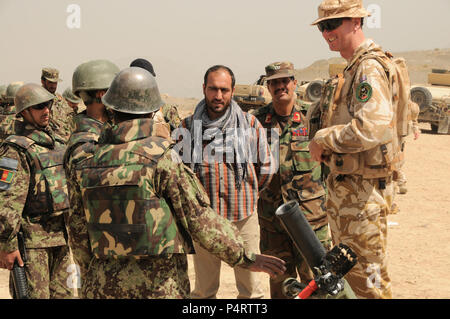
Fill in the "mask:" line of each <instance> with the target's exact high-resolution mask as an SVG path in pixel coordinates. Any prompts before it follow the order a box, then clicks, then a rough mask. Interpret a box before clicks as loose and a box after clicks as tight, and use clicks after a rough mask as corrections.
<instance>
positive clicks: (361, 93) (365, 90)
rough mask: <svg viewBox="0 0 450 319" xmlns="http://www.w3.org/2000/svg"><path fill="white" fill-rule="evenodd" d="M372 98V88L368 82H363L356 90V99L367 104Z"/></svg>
mask: <svg viewBox="0 0 450 319" xmlns="http://www.w3.org/2000/svg"><path fill="white" fill-rule="evenodd" d="M371 97H372V86H371V85H370V84H369V83H367V82H362V83H360V84H359V85H358V87H357V88H356V99H357V100H358V101H359V102H367V101H369V100H370V98H371Z"/></svg>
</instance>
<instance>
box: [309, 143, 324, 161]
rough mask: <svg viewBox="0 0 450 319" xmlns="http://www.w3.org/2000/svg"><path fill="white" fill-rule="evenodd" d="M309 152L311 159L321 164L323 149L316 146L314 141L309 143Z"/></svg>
mask: <svg viewBox="0 0 450 319" xmlns="http://www.w3.org/2000/svg"><path fill="white" fill-rule="evenodd" d="M309 152H310V153H311V158H312V159H313V160H314V161H316V162H319V163H320V162H323V160H324V159H323V157H322V154H323V147H322V146H320V145H319V144H317V143H316V142H315V141H314V140H312V141H311V142H309Z"/></svg>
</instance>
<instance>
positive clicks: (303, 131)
mask: <svg viewBox="0 0 450 319" xmlns="http://www.w3.org/2000/svg"><path fill="white" fill-rule="evenodd" d="M266 76H267V87H268V89H269V92H270V94H271V95H272V102H271V103H270V104H268V105H266V106H264V107H261V108H259V109H257V110H256V111H254V113H253V114H254V115H255V116H256V118H257V119H258V120H259V121H260V122H261V124H262V125H263V126H264V127H265V128H267V129H268V132H267V135H268V140H269V143H270V144H271V146H272V147H277V148H278V145H276V140H275V137H274V136H272V134H271V133H272V132H271V131H270V129H272V128H274V129H278V134H279V150H275V151H277V152H279V157H278V158H277V160H278V161H279V170H278V172H277V174H275V175H274V177H273V179H272V181H271V183H270V184H269V186H268V187H267V188H266V189H265V190H263V191H262V192H261V194H260V199H259V201H258V216H259V224H260V229H261V240H260V248H261V253H264V254H269V255H273V256H277V257H279V258H282V259H283V260H285V261H286V266H287V271H286V273H285V274H284V275H283V276H278V277H276V278H272V279H271V280H270V294H271V297H272V298H286V297H285V296H284V295H283V293H282V283H283V281H284V280H285V279H286V278H288V277H294V278H296V277H297V271H298V273H299V275H300V279H301V281H302V282H303V283H306V284H308V283H309V281H311V280H312V279H313V274H312V272H311V270H310V269H309V267H308V265H307V264H306V262H305V261H304V260H303V258H302V257H301V255H300V253H299V252H298V251H297V249H296V248H295V246H294V244H293V242H292V240H291V239H290V237H289V235H288V234H287V233H286V231H285V230H284V228H283V227H282V226H281V224H280V222H279V220H278V219H277V218H276V217H275V211H276V209H277V208H278V207H279V206H281V205H282V204H284V203H287V202H288V201H290V200H297V201H298V203H299V205H300V207H301V209H302V211H303V213H304V214H305V216H306V218H307V219H308V221H309V223H310V225H311V227H312V228H313V230H314V231H315V233H316V235H317V237H318V238H319V239H320V240H321V242H322V243H323V244H324V246H325V248H326V249H329V248H330V244H331V240H330V238H329V235H328V225H327V223H328V221H327V215H326V212H325V189H324V185H323V183H322V180H321V168H320V165H319V163H318V162H315V161H313V160H312V159H311V156H310V154H309V151H308V144H309V134H308V130H307V123H306V121H305V114H306V110H305V109H303V108H302V107H301V106H299V105H298V104H297V103H296V94H295V88H296V86H297V80H295V77H294V66H293V64H292V63H290V62H276V63H273V64H270V65H268V66H267V67H266Z"/></svg>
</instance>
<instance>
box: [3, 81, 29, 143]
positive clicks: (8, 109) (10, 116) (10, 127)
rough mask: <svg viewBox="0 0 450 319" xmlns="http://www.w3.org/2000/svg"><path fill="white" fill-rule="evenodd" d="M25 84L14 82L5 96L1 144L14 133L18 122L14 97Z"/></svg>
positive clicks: (7, 89)
mask: <svg viewBox="0 0 450 319" xmlns="http://www.w3.org/2000/svg"><path fill="white" fill-rule="evenodd" d="M23 84H24V83H23V82H12V83H11V84H9V85H8V86H7V88H6V91H5V93H4V94H3V98H2V99H3V102H2V103H3V105H2V108H1V112H0V142H2V141H3V140H5V139H6V138H7V137H8V136H9V135H11V134H13V133H14V122H15V121H18V119H16V107H15V106H14V96H15V95H16V93H17V91H18V90H19V89H20V87H21V86H22V85H23Z"/></svg>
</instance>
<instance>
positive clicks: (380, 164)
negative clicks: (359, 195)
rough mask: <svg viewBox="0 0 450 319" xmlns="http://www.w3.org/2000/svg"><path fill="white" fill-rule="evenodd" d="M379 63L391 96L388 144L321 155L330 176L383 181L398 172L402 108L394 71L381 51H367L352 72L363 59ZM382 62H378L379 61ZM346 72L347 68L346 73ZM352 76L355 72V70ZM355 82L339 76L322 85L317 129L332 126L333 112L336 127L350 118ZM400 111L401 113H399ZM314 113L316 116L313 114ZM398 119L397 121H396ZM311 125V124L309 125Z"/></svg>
mask: <svg viewBox="0 0 450 319" xmlns="http://www.w3.org/2000/svg"><path fill="white" fill-rule="evenodd" d="M375 56H377V58H376V60H377V61H378V62H379V63H380V65H381V66H382V67H383V69H384V70H385V72H386V75H387V78H388V80H389V88H390V93H391V103H392V105H393V107H394V118H393V120H392V122H391V123H390V125H389V128H388V130H390V132H388V133H389V135H390V136H391V138H390V141H388V142H387V143H385V144H382V145H380V146H377V147H374V148H372V149H370V150H367V151H364V152H360V153H348V154H339V153H331V154H324V155H325V156H326V164H327V165H328V166H329V168H330V170H331V172H332V173H335V174H343V175H345V174H356V175H362V176H363V177H364V178H369V179H370V178H384V177H387V176H390V175H392V173H393V172H394V171H395V170H397V169H399V167H400V165H401V163H402V161H403V152H401V147H402V141H403V136H402V134H403V132H404V130H403V129H399V128H398V124H397V123H398V122H402V123H403V116H404V115H405V114H404V109H403V108H402V109H401V110H400V109H399V107H398V105H399V103H398V102H399V91H401V90H400V89H399V84H398V80H397V78H396V76H394V75H396V71H395V68H394V66H393V65H392V63H391V62H390V60H389V58H388V57H387V56H386V55H384V53H383V52H382V51H378V50H376V51H370V52H369V53H365V54H363V55H362V56H361V57H360V58H359V59H358V60H357V61H356V63H354V64H353V65H352V66H350V67H351V68H352V69H353V68H355V70H356V69H357V68H358V66H359V65H360V64H361V62H362V61H364V60H366V59H375ZM381 60H382V61H383V62H380V61H381ZM345 72H348V67H347V68H346V71H345ZM355 75H356V71H355ZM355 80H356V79H355V78H354V77H353V78H352V79H351V81H348V82H346V81H345V79H344V76H343V75H342V74H339V75H338V76H336V77H335V78H332V79H330V80H328V81H327V82H326V84H325V85H324V87H323V89H322V90H323V91H322V97H321V100H320V102H319V106H318V107H319V108H320V123H321V124H320V128H325V127H329V126H331V125H335V124H336V123H332V121H333V118H334V113H335V112H336V110H337V109H339V112H340V117H339V124H346V123H350V122H351V121H352V120H353V115H352V114H351V111H350V109H349V106H350V105H351V104H352V97H353V96H354V95H355V92H354V91H353V83H354V81H355ZM400 112H402V113H401V114H400ZM316 114H317V113H316ZM400 117H402V119H401V120H400V119H399V118H400ZM313 118H317V115H316V116H312V117H311V119H313ZM310 125H311V124H310Z"/></svg>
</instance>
